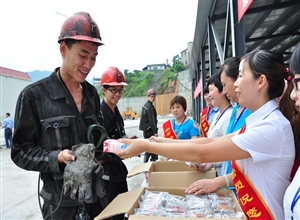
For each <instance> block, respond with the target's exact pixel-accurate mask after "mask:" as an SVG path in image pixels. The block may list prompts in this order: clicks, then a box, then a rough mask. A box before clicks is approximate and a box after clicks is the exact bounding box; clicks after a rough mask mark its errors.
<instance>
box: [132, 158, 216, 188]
mask: <svg viewBox="0 0 300 220" xmlns="http://www.w3.org/2000/svg"><path fill="white" fill-rule="evenodd" d="M142 172H148V186H149V187H188V186H189V185H191V184H192V183H193V182H195V181H197V180H199V179H213V178H215V177H216V175H217V174H216V171H215V170H211V171H206V172H201V171H194V170H193V169H192V168H189V166H188V165H187V164H186V163H185V162H184V161H155V162H149V163H144V164H141V165H139V166H136V167H134V168H133V169H132V170H130V171H129V172H128V175H127V177H132V176H134V175H137V174H139V173H142Z"/></svg>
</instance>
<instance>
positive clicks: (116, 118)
mask: <svg viewBox="0 0 300 220" xmlns="http://www.w3.org/2000/svg"><path fill="white" fill-rule="evenodd" d="M100 85H101V86H102V92H103V95H104V99H103V100H102V103H101V112H102V115H103V118H104V121H103V123H104V128H105V130H106V131H107V135H108V136H109V138H110V139H120V138H126V137H127V135H126V132H125V129H124V121H123V117H122V116H121V114H120V111H119V109H118V106H117V104H118V102H119V100H120V99H121V98H122V95H123V93H124V92H125V90H124V86H126V85H127V83H126V82H125V77H124V74H123V73H122V72H121V71H120V70H119V69H118V68H117V67H109V68H107V69H106V70H105V71H104V73H103V74H102V76H101V81H100ZM97 160H98V161H99V162H100V163H101V164H102V166H103V168H104V175H103V180H104V183H105V191H106V194H107V197H108V202H109V203H110V202H111V201H112V200H113V199H114V198H115V197H116V196H117V195H119V194H120V193H124V192H127V191H128V186H127V180H126V178H127V174H128V171H127V168H126V166H125V164H124V163H123V161H122V160H121V159H120V158H119V157H118V156H116V155H115V154H109V153H103V154H102V155H101V156H100V157H97ZM112 219H114V220H118V219H119V220H123V219H124V214H121V215H116V216H114V217H113V218H112Z"/></svg>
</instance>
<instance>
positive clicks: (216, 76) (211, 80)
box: [207, 73, 223, 92]
mask: <svg viewBox="0 0 300 220" xmlns="http://www.w3.org/2000/svg"><path fill="white" fill-rule="evenodd" d="M211 84H214V85H215V87H217V88H218V90H219V92H222V91H223V85H222V83H221V81H220V79H219V73H215V74H213V75H212V76H211V77H210V78H209V80H208V81H207V87H208V86H209V85H211Z"/></svg>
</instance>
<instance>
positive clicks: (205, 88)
mask: <svg viewBox="0 0 300 220" xmlns="http://www.w3.org/2000/svg"><path fill="white" fill-rule="evenodd" d="M207 93H209V90H208V85H207V84H206V85H205V86H204V88H203V95H204V94H207Z"/></svg>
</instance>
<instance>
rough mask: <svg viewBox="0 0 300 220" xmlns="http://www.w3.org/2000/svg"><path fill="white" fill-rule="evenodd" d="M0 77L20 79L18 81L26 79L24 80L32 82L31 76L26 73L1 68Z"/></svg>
mask: <svg viewBox="0 0 300 220" xmlns="http://www.w3.org/2000/svg"><path fill="white" fill-rule="evenodd" d="M0 75H3V76H10V77H13V78H18V79H24V80H28V81H31V78H30V77H29V75H28V74H27V73H26V72H21V71H17V70H12V69H9V68H5V67H1V66H0Z"/></svg>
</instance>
